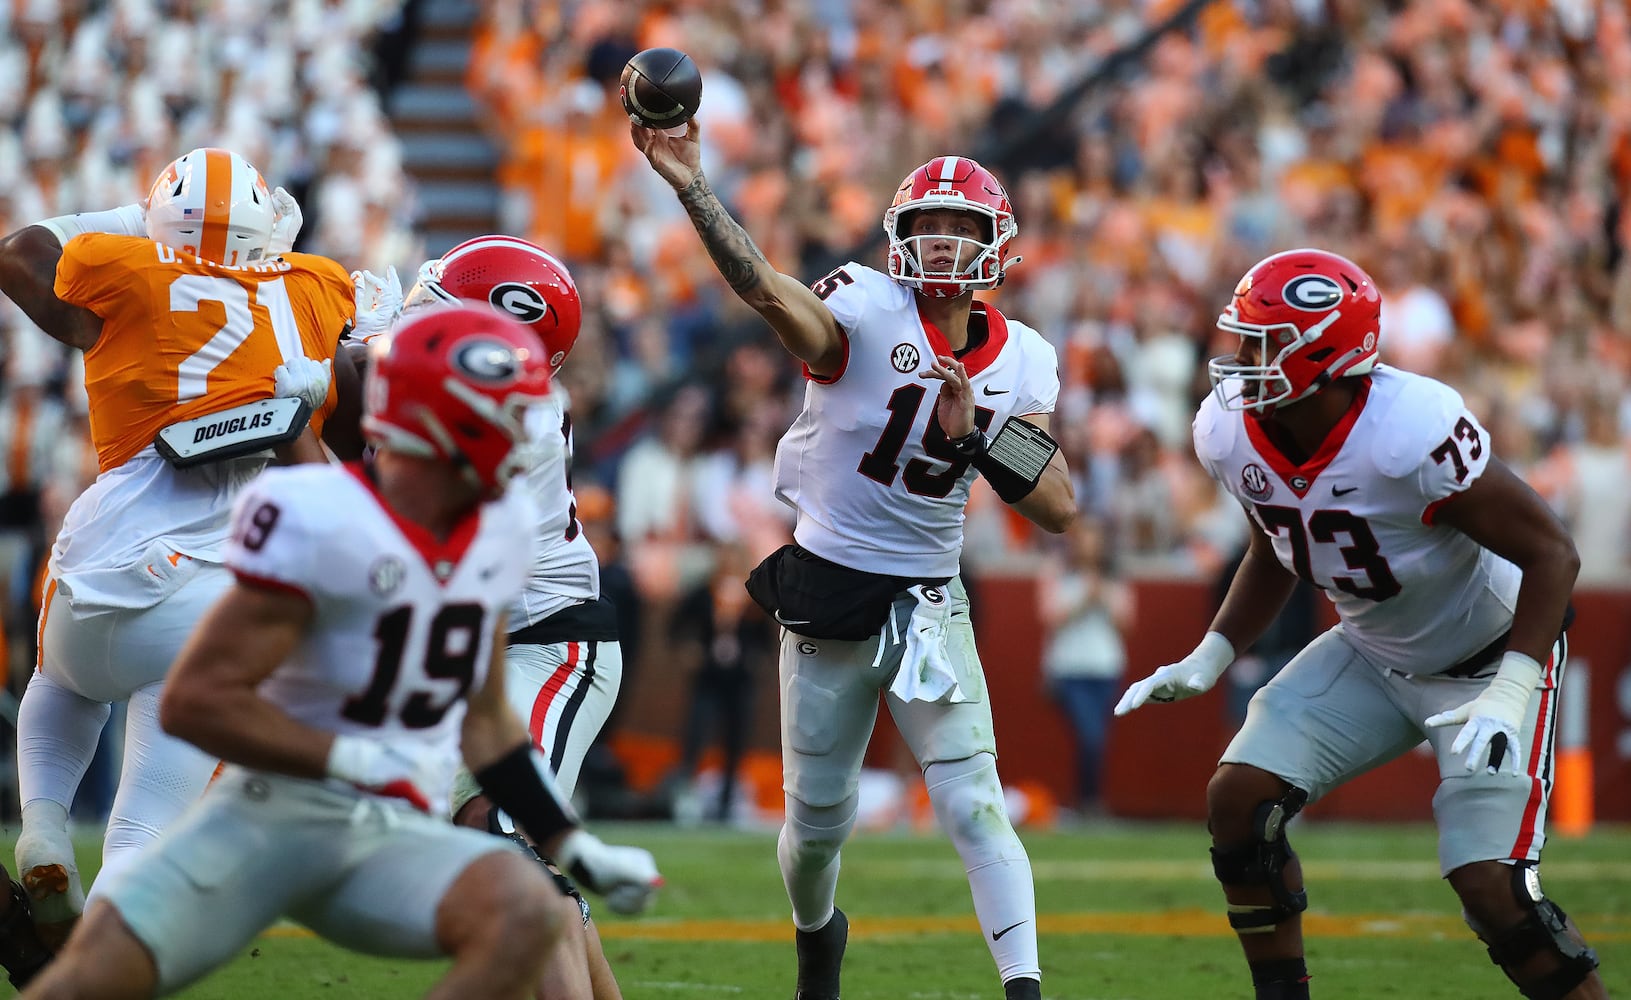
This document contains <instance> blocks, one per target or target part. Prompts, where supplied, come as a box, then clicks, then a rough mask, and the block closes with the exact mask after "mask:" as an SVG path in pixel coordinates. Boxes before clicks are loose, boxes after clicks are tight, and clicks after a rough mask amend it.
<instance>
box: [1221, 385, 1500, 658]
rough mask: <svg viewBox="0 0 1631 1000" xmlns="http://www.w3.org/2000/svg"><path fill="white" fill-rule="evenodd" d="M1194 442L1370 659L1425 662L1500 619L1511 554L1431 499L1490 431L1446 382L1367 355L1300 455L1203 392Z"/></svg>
mask: <svg viewBox="0 0 1631 1000" xmlns="http://www.w3.org/2000/svg"><path fill="white" fill-rule="evenodd" d="M1194 430H1195V454H1196V455H1197V456H1198V457H1199V458H1200V460H1201V464H1202V465H1204V466H1205V467H1206V470H1207V472H1209V473H1210V474H1211V476H1212V478H1213V479H1215V480H1217V481H1218V483H1220V484H1221V485H1222V486H1223V488H1224V489H1225V490H1227V491H1228V492H1229V493H1230V494H1231V495H1233V496H1234V497H1235V499H1236V500H1238V501H1240V504H1241V506H1243V507H1245V508H1246V511H1247V513H1248V515H1250V517H1251V519H1252V521H1253V523H1254V527H1255V528H1256V529H1257V530H1260V531H1262V532H1263V533H1264V534H1265V535H1267V536H1268V537H1269V539H1270V540H1271V541H1272V543H1273V545H1274V553H1275V555H1276V556H1278V557H1279V560H1280V564H1281V565H1282V566H1284V567H1285V568H1286V569H1288V570H1290V571H1291V572H1293V573H1295V574H1297V575H1298V576H1299V577H1301V578H1303V579H1304V580H1307V581H1308V582H1310V583H1312V584H1314V585H1315V586H1317V587H1320V588H1322V589H1323V590H1324V591H1325V594H1326V596H1327V597H1328V598H1329V599H1330V600H1331V602H1332V603H1333V604H1335V605H1336V610H1337V615H1338V617H1339V618H1340V619H1341V621H1342V625H1343V628H1344V630H1345V632H1346V634H1347V636H1348V639H1349V640H1350V641H1351V642H1352V643H1353V645H1354V646H1355V647H1356V648H1358V649H1359V651H1360V652H1362V653H1363V654H1365V656H1366V658H1367V659H1369V660H1370V661H1371V662H1372V663H1373V664H1375V665H1376V666H1378V667H1385V668H1391V669H1393V670H1398V671H1401V672H1404V673H1420V674H1431V673H1437V672H1439V671H1441V670H1444V669H1446V668H1448V667H1451V666H1453V665H1455V664H1456V663H1459V662H1460V661H1462V660H1464V659H1466V658H1467V657H1468V656H1470V655H1472V654H1473V653H1475V652H1477V651H1479V650H1481V649H1483V648H1484V647H1485V646H1487V645H1488V644H1489V643H1490V642H1492V641H1493V640H1494V639H1495V638H1496V637H1498V636H1499V635H1500V634H1501V633H1502V632H1504V631H1506V630H1507V629H1508V628H1509V627H1511V624H1512V609H1513V607H1514V606H1515V605H1516V603H1517V597H1518V583H1519V578H1520V573H1519V570H1518V568H1517V567H1516V566H1514V565H1512V564H1511V563H1509V562H1507V561H1506V560H1505V559H1502V558H1501V557H1499V556H1497V555H1496V554H1495V553H1493V552H1491V551H1489V550H1488V549H1486V548H1484V547H1483V546H1481V545H1479V544H1478V543H1477V542H1475V541H1473V540H1472V539H1471V538H1468V537H1467V536H1466V535H1464V534H1462V533H1461V532H1459V531H1456V530H1455V529H1453V528H1449V527H1445V526H1441V525H1437V524H1435V523H1434V514H1435V512H1436V511H1437V509H1438V507H1439V505H1440V504H1442V503H1443V502H1444V501H1446V500H1448V499H1449V498H1450V497H1453V496H1455V495H1456V494H1458V493H1460V492H1461V491H1463V490H1465V489H1466V488H1467V487H1469V486H1471V485H1472V484H1473V482H1475V481H1476V480H1477V479H1478V477H1479V476H1480V475H1482V474H1483V472H1484V470H1485V469H1486V468H1487V467H1488V465H1489V459H1490V445H1489V437H1488V435H1487V434H1486V433H1485V431H1484V428H1483V427H1482V426H1480V425H1479V423H1478V420H1477V418H1476V417H1474V416H1473V415H1472V414H1471V413H1470V412H1468V410H1467V408H1466V405H1465V404H1464V403H1463V402H1462V400H1461V396H1460V394H1459V393H1457V392H1456V391H1455V390H1454V389H1452V388H1450V387H1449V386H1447V385H1445V384H1443V383H1442V382H1438V381H1435V380H1433V379H1430V378H1426V377H1425V376H1421V375H1415V374H1412V373H1410V372H1405V371H1400V370H1399V369H1396V368H1389V367H1387V366H1385V365H1378V366H1377V367H1376V370H1375V371H1374V372H1373V373H1372V374H1371V375H1370V376H1368V377H1367V378H1365V379H1364V380H1363V381H1361V383H1360V387H1359V392H1358V394H1357V396H1356V397H1355V399H1354V402H1353V405H1352V406H1351V407H1349V409H1348V412H1347V413H1346V414H1345V415H1344V416H1343V418H1342V420H1341V421H1340V422H1339V423H1338V424H1337V426H1336V427H1335V428H1334V429H1333V430H1332V431H1331V433H1330V435H1329V436H1328V437H1327V438H1326V440H1325V442H1324V443H1323V444H1322V445H1321V446H1320V448H1319V451H1318V452H1317V453H1316V454H1315V455H1314V456H1313V457H1311V458H1310V459H1309V460H1308V461H1307V462H1305V463H1302V464H1298V463H1296V462H1293V461H1292V460H1291V459H1289V458H1287V457H1286V456H1285V455H1284V454H1282V453H1281V451H1280V450H1279V449H1278V448H1277V447H1275V445H1274V443H1273V442H1272V441H1271V440H1270V439H1269V437H1268V435H1267V433H1265V431H1264V430H1263V428H1262V426H1261V423H1260V422H1259V420H1258V418H1257V417H1255V416H1253V415H1250V414H1245V413H1238V412H1230V411H1226V410H1224V409H1223V408H1222V407H1221V406H1220V405H1219V404H1218V401H1217V397H1216V396H1208V397H1207V398H1206V400H1205V401H1204V402H1203V403H1202V404H1201V408H1200V411H1199V412H1198V413H1197V414H1196V416H1195V427H1194Z"/></svg>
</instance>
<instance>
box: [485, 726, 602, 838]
mask: <svg viewBox="0 0 1631 1000" xmlns="http://www.w3.org/2000/svg"><path fill="white" fill-rule="evenodd" d="M540 763H541V762H535V761H534V760H533V749H532V745H531V744H529V743H522V744H520V745H518V746H517V747H516V748H515V749H514V750H512V751H510V752H509V753H507V754H505V755H504V756H502V757H500V758H499V759H498V760H496V761H494V762H493V763H491V764H488V765H487V766H486V767H484V768H482V769H481V770H480V771H478V772H476V782H477V783H478V784H480V785H481V790H482V791H484V792H486V793H487V797H488V798H490V799H492V800H493V805H495V806H498V807H499V808H500V809H502V810H504V811H505V812H507V813H509V814H510V816H511V818H513V819H514V820H515V821H516V822H517V823H518V824H520V826H521V829H523V830H525V831H526V832H527V835H528V836H530V837H531V838H532V839H533V842H534V843H539V844H542V843H544V842H545V841H547V840H549V839H550V838H552V837H554V836H555V835H556V834H558V833H562V832H564V831H566V830H570V829H573V828H574V827H576V826H577V825H578V817H577V815H576V814H575V813H574V812H573V810H572V807H571V806H570V805H568V804H567V803H565V802H563V801H562V800H561V798H560V795H559V793H558V792H557V791H556V790H555V788H554V781H553V779H552V778H546V777H545V771H544V770H541V769H540V766H539V765H540ZM546 782H548V783H547V784H546Z"/></svg>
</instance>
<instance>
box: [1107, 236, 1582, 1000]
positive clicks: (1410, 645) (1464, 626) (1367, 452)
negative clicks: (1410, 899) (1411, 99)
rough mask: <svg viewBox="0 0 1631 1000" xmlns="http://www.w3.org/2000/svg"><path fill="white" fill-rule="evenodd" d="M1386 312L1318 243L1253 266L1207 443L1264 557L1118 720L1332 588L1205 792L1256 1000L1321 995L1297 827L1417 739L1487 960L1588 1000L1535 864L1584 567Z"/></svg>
mask: <svg viewBox="0 0 1631 1000" xmlns="http://www.w3.org/2000/svg"><path fill="white" fill-rule="evenodd" d="M1380 313H1381V296H1380V295H1379V294H1378V292H1377V290H1376V286H1375V284H1374V283H1373V282H1372V281H1371V279H1370V277H1369V275H1367V274H1366V273H1365V272H1364V271H1362V270H1361V269H1360V268H1359V267H1358V266H1357V265H1355V264H1354V263H1353V262H1352V261H1350V260H1347V259H1346V258H1343V257H1339V256H1337V255H1336V254H1332V253H1326V252H1324V251H1320V250H1291V251H1286V252H1284V253H1280V254H1276V255H1274V256H1272V257H1269V258H1267V259H1265V260H1263V261H1261V262H1259V263H1258V264H1257V265H1256V266H1255V267H1253V268H1252V269H1251V270H1250V271H1249V272H1247V274H1246V276H1245V277H1244V278H1242V279H1241V281H1240V284H1239V285H1238V286H1237V287H1236V289H1235V294H1234V297H1233V299H1232V300H1231V302H1230V304H1229V305H1228V307H1227V308H1225V310H1224V312H1223V314H1222V316H1220V317H1219V319H1218V326H1219V328H1220V329H1222V330H1224V331H1226V332H1229V333H1233V334H1237V335H1239V337H1240V345H1239V348H1238V350H1237V352H1236V353H1235V354H1234V355H1233V356H1223V357H1218V358H1214V359H1212V361H1211V363H1210V365H1209V369H1210V374H1211V377H1212V382H1213V385H1214V388H1215V391H1214V393H1213V394H1212V395H1211V396H1208V397H1207V399H1206V400H1205V401H1203V402H1202V404H1201V407H1200V411H1199V412H1198V413H1197V414H1196V416H1195V452H1196V454H1197V455H1198V456H1199V458H1200V460H1201V462H1202V464H1203V465H1205V466H1206V469H1207V471H1208V472H1209V473H1210V474H1211V475H1212V478H1214V479H1215V480H1217V482H1218V483H1219V484H1220V485H1222V486H1223V488H1224V489H1226V490H1227V491H1228V492H1229V493H1230V494H1231V495H1232V496H1234V498H1235V499H1236V500H1237V501H1239V503H1240V504H1241V506H1242V507H1243V508H1245V510H1246V513H1247V516H1248V517H1249V518H1250V519H1251V521H1252V528H1253V530H1252V532H1251V543H1250V548H1249V549H1248V551H1247V553H1246V557H1245V559H1244V560H1243V561H1242V563H1241V565H1240V567H1239V569H1238V570H1237V571H1236V572H1235V576H1234V579H1233V581H1232V583H1231V585H1230V588H1229V592H1228V595H1227V596H1226V598H1225V599H1224V603H1223V607H1222V608H1221V609H1220V610H1219V611H1218V613H1217V616H1216V617H1215V618H1214V619H1213V621H1212V625H1211V628H1210V630H1209V631H1208V632H1207V633H1206V636H1205V637H1204V638H1203V639H1202V640H1201V643H1200V645H1199V646H1198V647H1197V648H1196V649H1195V651H1194V652H1192V653H1190V654H1189V656H1188V657H1186V658H1185V659H1183V660H1182V661H1180V662H1178V663H1175V664H1170V665H1168V666H1164V667H1161V668H1160V669H1158V670H1156V671H1155V673H1153V674H1151V675H1150V676H1149V677H1146V678H1144V679H1143V680H1141V681H1138V682H1137V683H1135V684H1133V685H1132V686H1131V687H1129V688H1128V689H1127V692H1126V693H1125V694H1124V695H1123V697H1122V699H1121V702H1120V703H1119V704H1118V705H1117V706H1116V714H1117V715H1125V714H1126V713H1127V712H1130V711H1132V710H1133V709H1135V708H1137V707H1138V706H1140V705H1142V704H1143V703H1144V702H1145V701H1159V702H1166V701H1174V700H1176V699H1179V698H1187V697H1190V696H1192V695H1195V694H1199V693H1201V692H1203V691H1206V690H1208V689H1209V688H1211V687H1212V685H1213V684H1214V683H1216V681H1217V679H1218V677H1219V676H1220V675H1221V674H1222V673H1223V671H1224V669H1225V668H1227V667H1228V666H1229V663H1230V662H1231V661H1232V660H1233V659H1234V657H1235V651H1236V650H1240V649H1245V648H1247V647H1248V646H1250V645H1251V644H1252V643H1253V642H1254V641H1256V639H1257V638H1258V636H1260V635H1261V634H1262V632H1263V630H1264V629H1265V628H1267V627H1268V625H1269V623H1270V622H1271V621H1272V620H1273V618H1274V616H1275V615H1277V614H1279V612H1280V609H1281V607H1283V606H1284V604H1285V601H1286V599H1287V597H1288V596H1289V595H1290V592H1291V588H1292V587H1293V585H1294V584H1295V582H1296V580H1297V578H1299V577H1301V578H1302V579H1305V580H1308V581H1309V582H1310V583H1313V584H1315V585H1316V586H1319V587H1322V588H1323V589H1324V590H1325V592H1326V594H1327V596H1329V597H1330V599H1331V601H1332V603H1333V604H1335V606H1336V611H1337V616H1338V619H1339V623H1338V624H1337V625H1336V626H1335V627H1334V628H1332V629H1331V630H1330V631H1328V632H1326V633H1324V634H1323V635H1321V636H1319V637H1318V638H1316V639H1315V640H1314V641H1313V642H1312V643H1310V644H1309V645H1308V646H1307V647H1306V648H1305V649H1303V651H1302V652H1301V653H1299V654H1298V655H1297V656H1296V657H1295V658H1294V659H1293V660H1292V661H1291V662H1290V663H1289V664H1287V665H1286V667H1285V668H1284V669H1282V670H1281V671H1280V673H1279V674H1277V675H1276V676H1275V677H1274V679H1273V680H1272V681H1270V682H1269V683H1268V684H1267V685H1266V686H1265V687H1263V688H1262V689H1261V690H1260V691H1259V692H1258V693H1257V694H1256V696H1254V697H1253V699H1252V701H1251V706H1250V708H1249V710H1248V712H1247V716H1246V721H1245V723H1244V724H1243V725H1242V726H1241V729H1240V732H1239V733H1238V734H1236V736H1235V738H1234V740H1233V742H1231V743H1230V744H1229V747H1228V749H1227V750H1225V751H1224V754H1223V758H1222V761H1221V762H1220V763H1219V765H1218V769H1217V772H1216V774H1215V775H1214V776H1213V778H1212V781H1211V784H1210V785H1209V786H1208V788H1207V827H1208V829H1209V830H1210V831H1211V833H1212V844H1213V846H1212V866H1213V870H1214V872H1215V874H1216V876H1217V879H1218V881H1219V882H1220V883H1222V885H1223V892H1224V897H1225V899H1226V900H1227V902H1228V916H1229V924H1230V926H1232V927H1233V928H1234V929H1235V931H1236V933H1237V934H1238V935H1239V936H1240V944H1241V948H1242V950H1243V951H1244V952H1245V955H1246V960H1247V963H1248V965H1249V967H1250V969H1251V976H1252V982H1253V985H1254V987H1255V991H1256V996H1257V998H1258V1000H1306V998H1307V997H1308V996H1309V986H1308V980H1309V976H1308V970H1307V965H1306V963H1305V961H1304V954H1303V941H1302V916H1301V914H1302V911H1303V910H1305V909H1306V908H1307V906H1308V897H1307V894H1306V893H1305V892H1304V888H1303V879H1302V867H1301V865H1300V864H1299V862H1298V860H1297V855H1296V853H1295V852H1294V851H1292V849H1291V846H1290V844H1289V843H1288V841H1287V839H1286V829H1285V826H1286V822H1287V821H1288V820H1290V819H1291V817H1292V816H1294V815H1295V814H1296V813H1297V811H1298V810H1300V809H1301V808H1302V807H1303V806H1304V805H1306V804H1307V803H1308V802H1311V801H1316V800H1318V799H1319V798H1320V797H1321V796H1323V795H1325V794H1326V793H1327V792H1329V791H1331V790H1332V789H1333V788H1335V787H1337V786H1338V785H1341V784H1342V783H1343V782H1345V781H1347V780H1349V779H1350V778H1353V777H1355V776H1357V775H1359V774H1362V773H1364V772H1366V771H1369V770H1371V769H1373V768H1375V767H1378V766H1380V765H1381V764H1383V763H1385V762H1387V761H1389V760H1392V759H1393V758H1395V757H1398V756H1399V755H1401V754H1403V753H1405V752H1407V751H1409V750H1410V749H1411V748H1412V747H1414V746H1416V745H1417V744H1419V743H1421V741H1422V740H1423V739H1426V740H1427V741H1429V742H1430V743H1431V745H1432V749H1433V753H1434V754H1435V756H1436V757H1437V759H1438V767H1439V778H1440V782H1439V787H1438V791H1437V792H1436V793H1435V794H1434V796H1433V814H1434V818H1435V820H1436V823H1437V826H1438V834H1439V842H1438V855H1439V866H1440V870H1441V872H1442V874H1443V876H1444V877H1445V879H1447V880H1448V881H1449V883H1450V886H1451V888H1453V889H1454V890H1455V892H1456V895H1457V896H1459V897H1460V900H1461V904H1462V907H1463V910H1462V913H1463V916H1464V917H1465V919H1466V921H1467V923H1468V925H1469V926H1470V927H1471V928H1472V930H1473V932H1474V933H1476V934H1477V935H1478V937H1479V938H1480V939H1481V940H1482V941H1483V942H1484V944H1485V945H1486V946H1487V948H1488V950H1489V955H1490V958H1491V960H1492V961H1494V962H1495V964H1496V965H1498V966H1500V967H1501V969H1502V971H1503V972H1505V973H1506V975H1507V977H1508V978H1509V979H1511V980H1512V981H1513V983H1514V984H1516V985H1517V987H1518V990H1519V992H1521V993H1522V994H1523V995H1524V996H1525V997H1529V998H1531V1000H1598V998H1602V997H1606V996H1607V993H1606V992H1605V991H1604V988H1603V984H1602V980H1601V979H1600V978H1599V976H1598V975H1597V973H1596V971H1595V970H1596V967H1597V957H1596V955H1595V954H1594V953H1593V952H1592V950H1591V949H1590V948H1588V947H1587V946H1586V944H1585V941H1584V940H1583V939H1582V938H1581V937H1580V934H1579V931H1578V930H1577V929H1576V928H1575V927H1574V926H1573V924H1572V923H1570V922H1569V920H1568V917H1567V915H1566V914H1564V912H1563V910H1562V909H1561V908H1560V907H1559V906H1558V905H1557V904H1556V903H1554V902H1552V901H1551V900H1550V899H1548V898H1547V897H1546V896H1545V895H1544V894H1543V893H1542V891H1541V885H1540V876H1539V864H1540V855H1541V848H1542V846H1543V845H1544V844H1545V841H1546V833H1545V817H1546V803H1547V799H1548V797H1549V795H1550V792H1551V776H1552V749H1553V748H1552V741H1553V733H1554V731H1555V726H1556V720H1557V716H1558V708H1557V700H1558V695H1559V692H1560V691H1561V688H1562V685H1561V678H1562V673H1563V669H1564V666H1565V661H1566V659H1567V656H1566V653H1567V641H1566V638H1565V636H1564V630H1565V629H1566V628H1567V626H1568V617H1569V593H1570V590H1571V588H1572V587H1573V584H1574V578H1575V572H1576V571H1577V570H1578V568H1579V557H1578V556H1577V555H1576V553H1575V550H1574V544H1573V543H1572V542H1571V541H1570V539H1569V536H1568V533H1567V531H1566V529H1565V528H1564V527H1563V525H1562V523H1561V522H1560V521H1558V519H1557V518H1556V516H1555V515H1553V513H1552V512H1551V510H1550V509H1548V508H1547V506H1546V504H1545V502H1544V501H1542V500H1541V499H1540V497H1539V496H1537V495H1536V494H1535V492H1534V491H1533V490H1531V489H1530V488H1529V487H1528V486H1527V485H1525V484H1524V482H1523V481H1522V480H1520V479H1519V478H1518V477H1517V476H1516V475H1514V474H1513V473H1512V471H1511V470H1510V469H1508V468H1507V467H1506V466H1505V465H1504V464H1503V463H1502V462H1501V461H1500V460H1499V459H1497V458H1495V457H1494V455H1493V453H1492V450H1491V447H1490V442H1489V437H1488V434H1487V433H1486V432H1485V430H1484V428H1483V427H1482V426H1481V425H1480V424H1479V422H1478V419H1477V418H1476V417H1474V416H1473V415H1472V413H1471V412H1469V411H1468V410H1467V408H1466V406H1465V404H1464V403H1463V402H1462V400H1461V397H1460V395H1459V394H1457V393H1456V391H1455V390H1454V389H1451V388H1450V387H1449V386H1446V385H1444V384H1443V383H1441V382H1437V381H1435V380H1433V379H1430V378H1426V377H1423V376H1420V375H1414V374H1411V373H1409V372H1405V371H1400V370H1398V369H1395V368H1389V367H1386V366H1384V365H1381V364H1379V363H1378V362H1377V337H1378V324H1379V319H1380Z"/></svg>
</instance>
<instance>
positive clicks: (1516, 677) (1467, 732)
mask: <svg viewBox="0 0 1631 1000" xmlns="http://www.w3.org/2000/svg"><path fill="white" fill-rule="evenodd" d="M1540 678H1541V667H1540V664H1539V663H1538V662H1536V661H1535V660H1534V658H1532V657H1529V656H1525V655H1524V654H1522V653H1514V652H1511V651H1508V652H1507V654H1506V655H1505V656H1503V657H1502V658H1501V668H1500V669H1499V670H1498V671H1496V673H1495V677H1494V678H1493V679H1492V680H1491V681H1490V682H1489V686H1488V687H1486V688H1484V690H1483V692H1482V693H1481V694H1479V695H1478V697H1476V698H1474V699H1473V700H1472V701H1469V702H1467V703H1466V704H1465V705H1462V706H1461V707H1459V708H1452V709H1450V710H1449V711H1447V712H1440V713H1438V714H1437V715H1434V716H1429V717H1428V719H1427V725H1429V726H1434V727H1437V726H1460V727H1461V732H1460V733H1458V734H1456V738H1455V742H1454V743H1452V744H1450V753H1451V754H1452V755H1458V754H1462V753H1465V754H1466V755H1467V757H1466V763H1467V770H1468V771H1476V770H1478V769H1479V768H1480V767H1482V768H1484V769H1485V770H1486V771H1487V772H1488V773H1490V774H1496V773H1499V772H1501V771H1506V772H1507V773H1508V774H1513V775H1516V774H1521V773H1523V765H1524V757H1523V746H1522V744H1521V743H1519V741H1518V732H1519V730H1520V729H1521V728H1522V726H1523V722H1524V718H1525V716H1527V714H1528V712H1529V698H1530V696H1531V695H1533V694H1534V693H1535V686H1536V685H1537V684H1539V683H1540Z"/></svg>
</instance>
